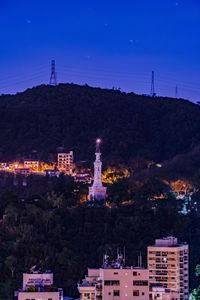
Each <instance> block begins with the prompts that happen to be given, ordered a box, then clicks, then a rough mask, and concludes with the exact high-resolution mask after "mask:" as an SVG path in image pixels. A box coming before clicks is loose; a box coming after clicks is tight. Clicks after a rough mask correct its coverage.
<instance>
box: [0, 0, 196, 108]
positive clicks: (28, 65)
mask: <svg viewBox="0 0 200 300" xmlns="http://www.w3.org/2000/svg"><path fill="white" fill-rule="evenodd" d="M0 28H1V30H0V33H1V35H0V94H2V93H4V94H5V93H16V92H20V91H23V90H25V89H27V88H30V87H33V86H35V85H40V84H48V83H49V78H50V63H51V60H52V59H55V61H56V72H57V78H58V82H59V83H60V82H62V83H71V82H73V83H77V84H85V83H87V84H88V85H90V86H98V87H102V88H113V87H115V88H121V90H122V91H126V92H129V91H133V92H135V93H139V94H149V93H150V86H151V72H152V70H154V72H155V90H156V93H157V94H158V95H162V96H169V97H174V96H175V86H176V85H178V97H182V98H185V99H189V100H191V101H194V102H195V101H198V100H200V1H199V0H152V1H150V0H123V1H122V0H120V1H117V0H113V1H112V0H107V1H104V0H101V1H100V0H98V1H97V0H93V1H87V0H84V1H83V0H82V1H76V0H74V1H68V0H57V1H51V0H48V1H47V0H40V1H38V0H0Z"/></svg>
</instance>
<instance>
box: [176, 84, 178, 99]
mask: <svg viewBox="0 0 200 300" xmlns="http://www.w3.org/2000/svg"><path fill="white" fill-rule="evenodd" d="M175 98H178V85H176V87H175Z"/></svg>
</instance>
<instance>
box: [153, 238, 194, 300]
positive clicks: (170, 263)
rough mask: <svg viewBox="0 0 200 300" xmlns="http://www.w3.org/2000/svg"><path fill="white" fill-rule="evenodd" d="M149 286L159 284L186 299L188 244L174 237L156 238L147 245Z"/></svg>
mask: <svg viewBox="0 0 200 300" xmlns="http://www.w3.org/2000/svg"><path fill="white" fill-rule="evenodd" d="M148 269H149V283H150V288H152V287H155V286H161V287H164V288H166V289H170V290H171V291H172V292H177V293H179V295H180V300H186V299H188V245H187V244H178V240H177V238H175V237H172V236H170V237H167V238H163V239H157V240H156V241H155V245H153V246H149V247H148Z"/></svg>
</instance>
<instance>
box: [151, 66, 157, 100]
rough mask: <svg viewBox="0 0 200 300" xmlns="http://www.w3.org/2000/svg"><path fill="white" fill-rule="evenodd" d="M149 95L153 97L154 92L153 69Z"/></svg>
mask: <svg viewBox="0 0 200 300" xmlns="http://www.w3.org/2000/svg"><path fill="white" fill-rule="evenodd" d="M150 96H151V97H155V96H156V93H155V85H154V71H152V73H151V93H150Z"/></svg>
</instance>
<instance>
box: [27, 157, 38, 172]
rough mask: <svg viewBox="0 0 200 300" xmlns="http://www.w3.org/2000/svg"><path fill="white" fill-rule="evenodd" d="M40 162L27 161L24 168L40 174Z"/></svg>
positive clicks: (35, 160) (34, 160)
mask: <svg viewBox="0 0 200 300" xmlns="http://www.w3.org/2000/svg"><path fill="white" fill-rule="evenodd" d="M39 166H40V162H39V160H37V159H25V160H24V167H25V168H29V169H30V170H31V171H34V172H38V171H39Z"/></svg>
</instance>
